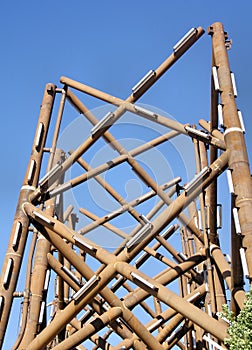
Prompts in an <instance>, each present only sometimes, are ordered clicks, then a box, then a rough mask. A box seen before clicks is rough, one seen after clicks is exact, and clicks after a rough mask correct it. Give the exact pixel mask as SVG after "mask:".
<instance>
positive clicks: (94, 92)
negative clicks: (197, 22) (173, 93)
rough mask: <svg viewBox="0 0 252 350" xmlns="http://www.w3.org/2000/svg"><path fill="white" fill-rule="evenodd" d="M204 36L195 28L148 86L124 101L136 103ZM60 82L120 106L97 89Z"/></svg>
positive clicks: (64, 79) (201, 31) (156, 72)
mask: <svg viewBox="0 0 252 350" xmlns="http://www.w3.org/2000/svg"><path fill="white" fill-rule="evenodd" d="M203 34H204V30H203V28H201V27H198V28H197V32H196V34H195V35H194V36H193V37H192V38H191V39H190V40H189V41H188V42H187V43H186V44H185V45H184V46H183V47H182V48H181V49H180V50H179V51H178V52H177V53H174V52H173V53H172V54H171V55H170V56H169V57H168V58H167V59H166V60H165V61H164V62H163V63H162V64H161V65H160V66H159V67H158V68H157V69H156V70H155V77H154V79H152V80H151V81H150V82H149V83H148V84H146V85H145V86H144V88H142V89H141V91H140V92H139V93H138V94H136V95H134V94H132V95H130V96H129V97H128V98H127V99H126V101H127V102H131V103H132V102H135V101H137V100H138V99H139V98H140V97H141V96H142V95H143V94H144V93H145V92H146V91H147V90H148V89H149V88H150V87H151V86H152V85H153V84H154V83H155V82H156V81H157V80H158V79H159V78H160V77H161V76H162V75H163V74H164V73H165V72H166V71H167V70H168V69H169V68H170V67H172V65H173V64H174V63H175V62H176V61H177V60H178V59H179V58H180V57H181V56H182V55H183V54H184V53H185V52H186V51H187V50H188V49H189V48H190V47H191V46H192V45H193V44H194V43H195V42H196V41H197V40H198V39H199V38H200V37H201V36H202V35H203ZM60 82H61V83H62V84H66V85H68V86H70V87H73V88H74V89H76V90H79V91H82V92H85V93H86V94H89V95H91V96H94V97H97V98H99V99H101V100H103V101H105V102H109V103H111V104H115V105H118V104H119V105H120V104H121V103H122V100H121V99H118V98H116V97H114V96H111V95H109V94H107V93H105V92H102V91H99V90H97V89H94V88H91V87H89V86H87V85H84V84H82V83H79V82H77V81H74V80H72V79H69V78H67V77H61V78H60Z"/></svg>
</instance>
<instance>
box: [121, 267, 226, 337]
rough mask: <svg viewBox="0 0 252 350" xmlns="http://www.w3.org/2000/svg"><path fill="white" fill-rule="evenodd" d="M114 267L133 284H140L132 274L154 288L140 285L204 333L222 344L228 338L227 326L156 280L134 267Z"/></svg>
mask: <svg viewBox="0 0 252 350" xmlns="http://www.w3.org/2000/svg"><path fill="white" fill-rule="evenodd" d="M114 266H115V268H116V270H117V272H118V273H120V274H121V275H123V276H124V277H126V278H127V279H129V280H130V281H132V282H133V283H136V284H139V283H140V282H139V283H138V282H137V280H136V279H135V278H134V277H132V273H135V275H140V276H141V277H142V278H143V279H144V280H145V281H147V282H148V284H149V285H150V286H151V287H152V286H153V287H154V288H151V287H148V285H147V286H145V285H144V283H141V287H142V288H144V289H147V290H148V292H149V293H150V294H152V295H154V296H155V297H158V298H159V299H160V300H161V301H162V302H164V303H165V304H167V305H168V306H170V307H172V308H173V309H175V310H176V311H177V312H179V313H180V314H181V315H183V316H184V317H186V318H188V319H189V320H191V321H192V322H193V323H196V324H197V325H199V326H200V327H202V328H204V329H205V330H206V331H208V332H209V333H211V334H213V335H214V336H215V337H217V338H218V339H220V340H221V341H223V342H224V339H225V338H228V334H227V326H224V325H223V324H222V323H220V322H219V321H216V320H215V319H212V318H211V317H210V316H208V315H207V314H206V313H204V312H203V311H201V310H200V309H198V308H197V307H195V306H194V305H191V304H190V303H188V302H186V301H184V299H183V298H181V297H179V296H178V295H177V294H175V293H174V292H172V291H170V290H169V289H167V288H166V287H164V286H163V285H162V284H160V283H158V282H157V281H156V280H153V279H152V278H150V277H148V276H146V275H145V274H143V273H142V272H141V273H140V272H138V271H137V270H136V269H135V268H134V267H132V266H130V265H128V264H127V263H124V262H117V263H115V264H114ZM135 275H134V276H135Z"/></svg>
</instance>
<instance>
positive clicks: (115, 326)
mask: <svg viewBox="0 0 252 350" xmlns="http://www.w3.org/2000/svg"><path fill="white" fill-rule="evenodd" d="M203 34H204V30H203V29H202V28H201V27H198V28H193V29H191V30H190V31H189V32H188V33H187V34H186V35H185V36H184V37H183V38H182V39H181V40H180V41H179V42H178V43H177V44H176V45H175V46H174V47H173V50H172V53H171V55H170V56H169V57H168V58H167V59H166V60H165V61H164V62H163V63H162V64H161V65H160V66H159V67H158V68H157V69H155V70H151V71H149V72H148V73H147V74H146V76H145V77H144V78H143V79H141V81H140V82H139V83H138V84H137V85H135V86H134V87H133V89H132V93H131V95H130V96H129V97H128V98H126V99H125V100H122V99H120V98H118V97H116V96H112V95H110V94H108V93H105V92H102V91H100V90H98V89H95V88H92V87H90V86H87V85H84V84H82V83H80V82H77V81H75V80H72V79H69V78H67V77H61V79H60V82H61V84H62V88H58V87H56V86H55V85H54V84H47V85H46V87H45V90H44V95H43V100H42V104H41V109H40V115H39V118H38V124H37V129H36V132H35V137H34V142H33V146H32V152H31V156H30V160H29V163H28V167H27V171H26V174H25V178H24V182H23V185H22V188H21V190H20V194H19V199H18V204H17V209H16V213H15V217H14V220H13V227H12V231H11V234H10V239H9V245H8V248H7V252H6V256H5V259H4V264H3V268H2V274H1V280H0V348H3V346H4V337H5V334H6V331H7V328H8V327H10V322H9V319H10V312H11V308H12V305H13V300H14V298H20V300H21V304H22V314H21V324H20V331H19V335H18V337H17V339H16V341H15V344H14V345H13V349H19V350H41V349H53V350H56V349H61V350H62V349H114V350H116V349H117V350H119V349H153V350H154V349H155V350H158V349H160V350H161V349H170V348H173V347H177V348H181V349H212V348H217V349H222V348H225V345H224V339H225V338H226V337H228V334H227V328H228V324H227V323H226V321H225V320H224V319H223V318H222V316H221V312H222V305H223V304H225V303H227V300H228V299H230V308H231V309H232V310H233V311H234V312H235V313H236V314H237V313H238V312H239V310H240V309H242V308H243V303H244V298H245V291H244V278H246V279H248V282H249V283H251V279H252V215H251V213H252V184H251V177H250V169H249V162H248V156H247V152H246V144H245V139H244V132H245V129H244V124H243V120H242V115H241V112H240V111H239V110H238V109H237V106H236V96H237V91H236V86H235V80H234V75H233V73H232V72H231V69H230V66H229V61H228V53H227V50H228V49H229V48H230V41H229V40H228V35H227V33H226V32H225V31H224V29H223V25H222V24H221V23H219V22H218V23H214V24H213V25H211V26H210V27H209V28H208V34H209V35H210V36H211V39H212V70H211V72H212V74H211V110H210V120H209V121H206V120H203V119H202V120H200V121H199V125H200V127H199V128H196V126H195V125H190V123H189V124H182V123H180V122H178V121H175V120H173V119H171V118H169V117H167V115H162V113H161V112H160V111H157V110H154V111H153V110H151V109H149V108H145V107H142V106H141V105H139V104H136V102H137V101H138V100H139V99H140V97H141V96H142V95H143V94H144V93H145V92H146V91H147V90H149V89H150V88H151V86H152V85H153V84H155V82H156V81H157V80H158V79H159V78H160V77H161V76H162V75H163V74H164V73H165V72H166V71H167V70H168V69H169V68H170V67H171V66H172V65H173V64H174V63H175V62H176V61H177V60H178V59H179V58H180V57H181V56H183V54H184V53H185V52H186V51H187V50H188V49H189V48H191V46H193V44H194V43H195V42H196V41H197V40H198V39H199V38H200V37H201V36H202V35H203ZM74 90H78V93H79V92H82V93H83V96H85V95H90V96H92V97H94V98H97V99H100V100H101V101H103V102H106V103H107V104H108V105H109V106H110V109H109V112H108V113H106V114H105V116H104V117H103V118H101V119H99V120H98V119H97V117H96V116H95V115H94V113H92V111H90V110H89V109H88V108H87V107H86V106H85V105H84V104H83V102H82V100H81V99H80V98H79V97H78V96H77V94H75V93H74ZM68 102H70V104H71V105H73V106H74V107H75V109H77V111H78V112H79V113H80V114H81V115H82V116H81V118H83V119H85V118H86V119H85V120H86V121H88V123H89V125H91V128H89V130H88V133H89V134H88V136H87V137H86V135H85V137H84V138H82V141H81V144H79V145H78V146H77V147H76V148H75V149H74V150H70V149H64V148H63V147H62V144H63V143H62V144H60V142H59V138H60V132H61V128H62V123H63V116H65V114H64V111H65V108H66V105H67V104H68ZM56 107H57V112H56V113H55V108H56ZM70 107H71V108H72V106H70ZM53 108H54V109H53ZM53 114H55V115H56V118H55V121H54V125H53V123H52V122H51V119H53V118H51V117H52V115H53ZM126 114H128V115H130V117H131V118H132V119H131V120H135V121H140V120H145V121H147V122H148V123H149V124H150V125H153V128H154V125H158V126H160V127H161V129H159V130H162V131H163V133H162V134H159V135H158V136H155V135H154V134H153V135H154V136H153V135H152V138H151V139H148V140H147V141H146V142H145V143H142V144H141V145H137V146H136V147H134V148H132V149H128V148H127V146H125V143H124V142H121V140H123V137H128V135H127V132H130V133H132V135H134V131H133V128H134V127H135V126H136V125H137V122H136V124H134V123H132V125H131V126H130V128H127V126H126V124H125V125H123V124H122V128H121V129H120V136H119V137H118V136H114V135H116V131H117V129H116V127H117V125H118V124H119V120H121V119H123V117H124V116H125V115H126ZM120 118H121V119H120ZM50 122H51V123H50ZM85 125H86V124H85ZM50 130H52V132H50ZM180 136H183V137H184V138H186V139H187V140H189V141H190V143H191V144H192V150H193V158H194V160H195V169H196V175H195V176H194V177H192V178H190V179H186V180H185V179H184V174H177V176H175V177H174V178H171V177H169V174H167V175H168V178H167V179H166V180H165V181H166V182H165V183H162V184H161V183H159V182H158V181H156V178H155V176H152V175H153V174H152V172H151V169H150V168H148V164H147V163H146V164H142V161H141V158H139V156H140V155H142V154H144V152H146V154H148V152H150V150H157V152H158V153H160V152H163V151H161V150H166V148H165V147H166V145H169V143H170V142H171V141H172V140H174V139H176V138H178V137H180ZM67 137H69V138H71V137H75V136H74V135H72V136H71V135H70V134H69V135H67ZM132 137H133V136H132ZM104 145H106V147H107V148H110V147H111V149H112V150H113V154H114V156H113V157H112V156H111V158H109V159H103V162H101V163H100V164H98V165H97V164H96V165H95V164H89V163H88V160H89V159H90V152H91V151H92V149H95V152H98V150H99V149H100V147H103V146H104ZM162 147H163V148H162ZM116 153H117V155H116ZM108 154H110V155H111V154H112V153H108ZM154 154H155V153H154ZM162 155H163V157H164V159H169V157H170V156H171V155H170V152H167V153H165V152H163V153H162ZM147 158H148V157H147ZM150 158H151V157H150ZM146 162H147V161H146ZM173 162H175V161H174V159H173V158H171V159H169V163H170V164H172V165H173ZM45 164H46V170H43V169H45ZM146 165H147V166H146ZM150 167H151V166H150ZM174 167H175V165H174ZM126 168H127V169H129V170H125V169H126ZM113 171H115V174H116V175H115V176H114V177H112V178H113V183H109V178H110V174H113ZM178 171H179V170H178ZM128 172H130V174H131V175H130V176H132V177H133V176H134V179H137V181H138V182H139V183H141V184H142V186H143V188H148V191H146V192H145V193H144V194H141V195H140V196H138V197H136V198H134V199H130V200H129V201H128V200H127V198H126V199H125V198H124V196H123V195H122V193H124V191H122V190H121V189H122V188H123V189H124V186H125V183H126V182H127V181H128V180H127V178H126V177H127V175H128ZM223 172H225V173H226V174H227V180H228V186H229V190H230V195H229V196H228V198H226V200H227V201H230V203H231V214H229V215H230V218H231V219H230V221H231V224H230V227H231V229H230V231H231V232H230V233H228V234H226V237H229V238H228V241H229V242H231V257H230V260H228V259H227V256H226V255H225V254H224V252H223V250H222V245H223V242H221V240H220V237H219V235H218V230H219V229H220V225H221V223H220V221H221V205H220V204H219V203H218V199H219V198H218V194H217V193H218V191H217V189H218V184H219V176H220V175H221V174H222V173H223ZM69 173H70V175H69ZM173 173H174V174H175V173H177V170H176V171H175V170H174V172H173ZM43 174H45V175H43ZM104 174H106V176H103V175H104ZM163 175H165V174H163ZM69 177H70V178H69ZM107 179H108V180H107ZM187 180H188V181H187ZM89 183H97V184H98V185H97V188H98V187H99V189H100V190H101V193H100V194H98V192H96V191H95V192H94V193H95V194H94V195H93V197H95V196H101V197H103V198H105V200H108V201H109V200H112V201H113V209H112V210H111V211H109V212H106V213H104V214H103V215H101V216H99V215H100V213H101V212H102V211H97V212H95V211H92V208H93V207H92V206H91V207H89V204H90V203H91V202H92V199H93V198H90V197H89V196H90V187H88V186H86V187H85V184H89ZM69 193H70V194H71V193H72V194H73V195H72V196H71V195H70V196H69ZM73 196H75V197H76V196H80V198H81V199H80V200H75V201H74V202H72V203H71V198H73ZM108 198H109V199H108ZM82 200H83V201H82ZM79 203H81V206H78V204H79ZM82 203H85V204H84V205H85V207H84V205H83V206H82ZM115 204H116V205H115ZM90 208H91V209H90ZM81 217H85V218H86V219H87V218H88V220H89V221H88V223H87V224H85V225H84V226H81V222H82V221H81ZM124 228H125V229H124ZM126 228H127V229H126ZM114 237H115V238H114ZM174 237H175V239H174ZM93 238H94V239H93ZM225 239H226V240H227V238H225ZM112 242H113V243H112ZM22 261H25V263H26V276H25V282H24V289H23V291H22V292H17V290H16V288H17V283H18V281H19V279H20V275H21V273H20V270H21V265H22Z"/></svg>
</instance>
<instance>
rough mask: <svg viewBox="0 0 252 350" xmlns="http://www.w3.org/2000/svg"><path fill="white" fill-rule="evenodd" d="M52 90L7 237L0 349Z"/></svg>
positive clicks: (50, 90)
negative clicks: (27, 204) (23, 208)
mask: <svg viewBox="0 0 252 350" xmlns="http://www.w3.org/2000/svg"><path fill="white" fill-rule="evenodd" d="M55 90H56V86H55V85H53V84H47V85H46V88H45V91H44V96H43V100H42V104H41V108H40V114H39V119H38V124H37V129H36V134H35V138H34V142H33V146H32V152H31V157H30V160H29V164H28V167H27V171H26V175H25V178H24V182H23V186H22V188H21V191H20V196H19V199H18V204H17V209H16V213H15V217H14V222H13V226H12V231H11V234H10V240H9V244H8V248H7V252H6V255H5V259H4V263H3V269H2V274H1V281H0V296H2V297H3V300H4V303H3V308H2V312H1V320H0V321H1V322H0V348H1V347H2V344H3V340H4V335H5V331H6V327H7V323H8V320H9V315H10V310H11V305H12V301H13V292H14V291H15V288H16V284H17V279H18V276H19V271H20V267H21V263H22V259H23V253H24V249H25V244H26V239H27V235H28V227H29V218H28V217H27V216H26V215H25V213H24V212H23V210H22V205H23V203H24V202H26V201H27V200H29V196H30V194H31V193H32V192H33V191H34V189H35V187H36V186H37V183H38V178H39V174H40V167H41V161H42V156H43V148H44V146H45V141H46V136H47V132H48V128H49V124H50V119H51V113H52V108H53V102H54V97H55ZM9 261H12V265H11V268H10V269H9V275H8V276H7V281H5V280H6V279H5V277H6V271H7V270H6V269H7V267H8V262H9ZM7 272H8V271H7ZM5 282H7V283H5Z"/></svg>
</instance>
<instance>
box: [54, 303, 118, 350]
mask: <svg viewBox="0 0 252 350" xmlns="http://www.w3.org/2000/svg"><path fill="white" fill-rule="evenodd" d="M121 315H122V310H121V308H120V307H113V308H111V309H109V310H108V311H107V312H105V313H104V314H103V315H102V316H97V317H95V318H94V319H93V320H92V321H91V322H90V323H89V324H87V325H86V326H84V327H82V328H81V329H79V330H78V331H77V332H75V333H74V334H72V335H71V336H69V337H68V338H66V339H65V340H63V341H62V342H60V343H59V344H58V345H56V346H54V347H53V348H52V350H68V349H72V348H73V347H76V346H77V345H79V344H80V343H82V342H83V341H84V340H85V339H87V338H88V337H90V336H91V335H93V334H95V333H96V332H99V331H100V330H101V329H102V328H103V327H105V326H106V325H108V324H109V323H110V322H111V321H112V320H115V319H116V318H118V317H120V316H121Z"/></svg>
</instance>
